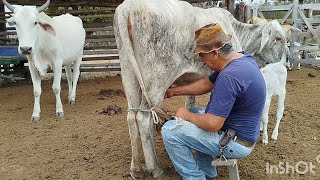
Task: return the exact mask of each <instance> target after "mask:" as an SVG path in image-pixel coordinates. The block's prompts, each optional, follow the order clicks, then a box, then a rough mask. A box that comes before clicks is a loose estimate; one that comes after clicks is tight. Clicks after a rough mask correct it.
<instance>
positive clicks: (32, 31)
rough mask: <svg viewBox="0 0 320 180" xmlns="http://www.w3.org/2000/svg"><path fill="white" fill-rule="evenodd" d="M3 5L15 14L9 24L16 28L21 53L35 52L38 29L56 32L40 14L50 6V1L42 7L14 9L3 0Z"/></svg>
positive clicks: (18, 7) (8, 20) (19, 7)
mask: <svg viewBox="0 0 320 180" xmlns="http://www.w3.org/2000/svg"><path fill="white" fill-rule="evenodd" d="M2 1H3V4H4V5H5V6H6V7H7V8H8V9H9V10H11V11H12V12H13V13H14V14H13V16H12V17H11V18H9V19H7V22H8V24H9V25H11V26H15V28H16V30H17V35H18V39H19V48H18V50H19V53H20V54H26V55H27V54H30V53H32V52H34V47H35V42H36V39H37V37H38V36H37V35H38V29H39V28H43V29H44V30H46V31H48V32H50V33H53V34H54V30H53V28H52V26H51V25H50V24H48V22H47V21H46V20H44V19H42V18H41V17H40V16H39V14H40V12H42V11H43V10H44V9H46V8H47V7H48V6H49V3H50V0H47V2H46V3H45V4H44V5H42V6H41V7H38V8H36V7H32V6H17V7H14V6H12V5H11V4H9V3H8V2H7V1H6V0H2Z"/></svg>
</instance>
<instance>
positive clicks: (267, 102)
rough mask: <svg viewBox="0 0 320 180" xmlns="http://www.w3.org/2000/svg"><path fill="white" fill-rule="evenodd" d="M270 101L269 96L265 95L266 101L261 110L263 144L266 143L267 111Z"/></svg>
mask: <svg viewBox="0 0 320 180" xmlns="http://www.w3.org/2000/svg"><path fill="white" fill-rule="evenodd" d="M270 103H271V97H269V96H267V98H266V102H265V105H264V108H263V111H262V125H263V128H262V143H263V144H264V145H267V144H268V113H269V107H270Z"/></svg>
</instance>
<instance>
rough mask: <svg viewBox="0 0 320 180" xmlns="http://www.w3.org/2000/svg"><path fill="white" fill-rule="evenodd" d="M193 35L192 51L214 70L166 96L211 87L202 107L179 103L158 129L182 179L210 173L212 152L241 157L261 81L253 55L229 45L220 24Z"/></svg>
mask: <svg viewBox="0 0 320 180" xmlns="http://www.w3.org/2000/svg"><path fill="white" fill-rule="evenodd" d="M195 38H196V48H195V53H196V54H198V55H199V59H200V60H201V61H203V62H204V63H205V64H206V65H207V66H208V67H209V68H210V69H212V70H213V71H214V72H213V73H212V74H211V75H210V76H209V77H208V78H204V79H200V80H198V81H195V82H193V83H191V84H188V85H182V86H176V87H171V88H169V89H168V90H167V92H166V97H167V98H170V97H172V96H180V95H201V94H205V93H208V92H211V96H210V100H209V102H208V105H207V107H206V109H205V110H203V112H201V110H199V109H191V110H190V111H189V110H188V109H186V108H183V107H181V108H179V109H178V111H177V112H176V115H175V119H174V120H169V121H167V122H166V123H165V124H164V125H163V127H162V132H161V134H162V137H163V141H164V144H165V147H166V150H167V152H168V154H169V157H170V159H171V161H172V163H173V165H174V167H175V169H176V171H177V172H178V173H179V174H180V175H181V176H182V177H183V179H206V178H208V179H214V178H215V177H216V176H217V171H216V167H214V166H212V165H211V162H212V160H213V158H214V157H219V156H221V155H223V156H225V157H226V158H235V159H241V158H244V157H246V156H248V155H249V154H250V153H251V152H252V150H253V149H254V146H255V143H256V141H257V139H258V137H259V130H260V115H261V113H262V110H263V107H264V103H265V97H266V89H265V88H266V87H265V82H264V79H263V76H262V74H261V73H260V70H259V68H258V66H257V64H256V62H255V59H254V58H253V57H252V56H251V55H249V54H247V53H244V52H236V51H234V50H233V47H232V44H231V43H230V40H231V38H232V36H231V35H229V34H225V33H224V31H223V29H222V27H221V25H220V24H218V23H214V24H209V25H206V26H204V27H202V28H200V29H199V30H197V31H196V32H195ZM221 147H224V148H221ZM192 150H194V151H195V152H196V153H195V157H194V156H193V153H192Z"/></svg>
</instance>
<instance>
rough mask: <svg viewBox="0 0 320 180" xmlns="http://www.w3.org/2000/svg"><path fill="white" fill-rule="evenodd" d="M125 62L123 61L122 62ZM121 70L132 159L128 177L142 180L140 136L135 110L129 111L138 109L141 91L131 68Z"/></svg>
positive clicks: (122, 67)
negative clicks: (126, 103) (127, 109)
mask: <svg viewBox="0 0 320 180" xmlns="http://www.w3.org/2000/svg"><path fill="white" fill-rule="evenodd" d="M124 62H125V61H124ZM121 69H126V71H123V72H122V73H121V77H122V82H123V87H124V91H125V93H126V98H127V101H128V108H129V111H128V115H127V123H128V127H129V135H130V140H131V152H132V159H131V165H130V175H131V176H132V177H133V178H134V179H142V178H144V173H143V169H142V165H141V161H140V154H139V145H140V144H141V142H140V134H139V128H138V124H137V121H136V114H137V113H136V110H130V108H139V106H140V103H141V90H140V86H139V82H138V81H137V79H136V78H135V75H134V72H133V71H132V68H131V66H128V67H125V66H123V65H122V66H121Z"/></svg>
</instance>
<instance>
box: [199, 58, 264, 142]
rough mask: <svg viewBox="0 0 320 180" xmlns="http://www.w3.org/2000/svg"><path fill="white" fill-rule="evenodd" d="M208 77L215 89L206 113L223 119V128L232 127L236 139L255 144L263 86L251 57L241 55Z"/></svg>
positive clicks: (262, 99) (262, 102)
mask: <svg viewBox="0 0 320 180" xmlns="http://www.w3.org/2000/svg"><path fill="white" fill-rule="evenodd" d="M209 79H210V81H211V82H212V83H213V84H214V88H213V90H212V92H211V97H210V101H209V103H208V105H207V108H206V111H205V112H206V113H210V114H214V115H216V116H220V117H223V118H226V121H225V123H224V125H223V127H222V128H221V129H222V130H227V129H229V128H231V129H234V130H236V132H237V134H236V135H237V136H238V137H239V138H241V139H243V140H246V141H249V142H252V143H255V142H256V141H257V139H258V138H259V131H260V116H261V112H262V110H263V107H264V103H265V99H266V85H265V81H264V78H263V76H262V74H261V72H260V70H259V68H258V65H257V64H256V62H255V60H254V59H253V57H252V56H251V55H249V54H244V56H243V57H241V58H239V59H235V60H233V61H231V62H230V63H229V64H228V65H227V66H226V67H225V68H224V69H223V70H222V71H221V72H219V73H217V72H214V73H212V74H211V75H210V77H209Z"/></svg>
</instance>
